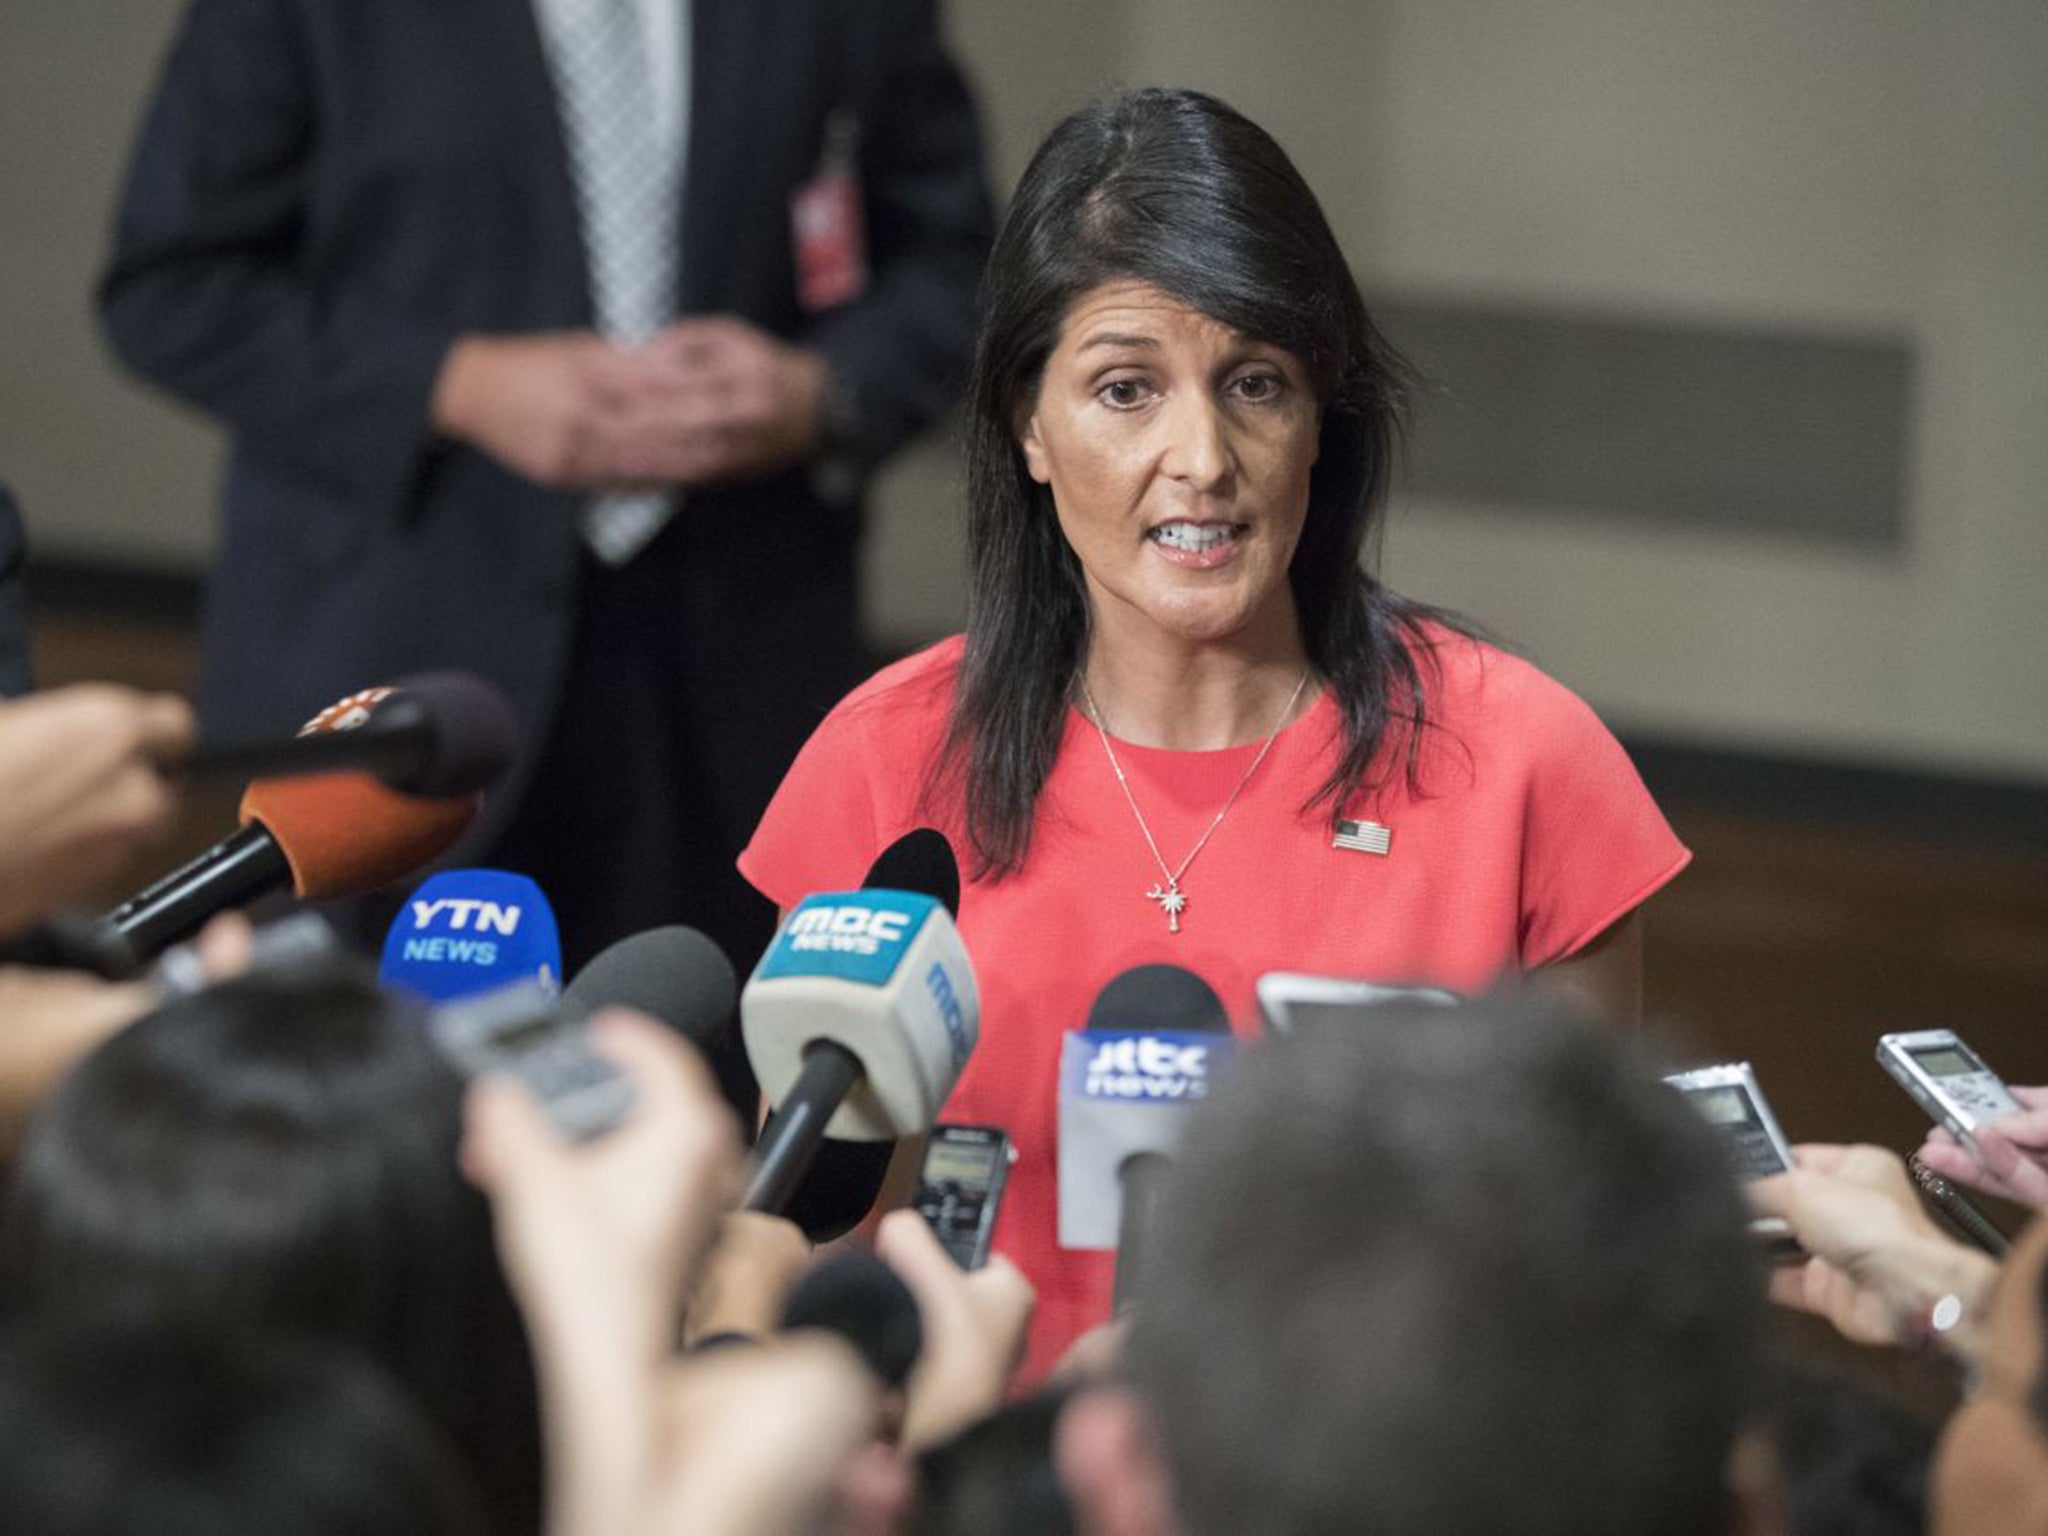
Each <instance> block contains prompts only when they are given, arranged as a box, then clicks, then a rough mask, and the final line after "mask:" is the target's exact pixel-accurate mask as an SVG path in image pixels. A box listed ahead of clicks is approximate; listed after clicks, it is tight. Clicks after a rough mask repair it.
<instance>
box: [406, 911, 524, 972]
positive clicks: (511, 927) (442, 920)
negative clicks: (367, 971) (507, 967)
mask: <svg viewBox="0 0 2048 1536" xmlns="http://www.w3.org/2000/svg"><path fill="white" fill-rule="evenodd" d="M519 918H520V910H519V908H518V907H516V906H511V905H507V904H504V903H501V902H495V901H477V900H473V899H471V898H468V897H457V896H441V897H437V898H435V899H434V900H432V901H417V900H416V901H414V902H413V903H412V925H413V927H414V929H416V930H418V931H417V932H415V933H413V934H412V935H410V936H409V937H408V938H407V939H406V941H405V950H404V955H405V958H406V959H407V960H421V961H429V962H437V963H445V962H447V961H451V960H453V961H456V962H458V963H460V962H464V961H466V962H468V963H469V964H471V965H496V964H497V963H498V938H499V937H503V938H508V939H509V938H513V937H515V936H517V934H518V932H519ZM437 927H438V928H443V929H446V930H447V933H446V935H445V936H444V935H442V934H438V933H437V934H434V935H433V936H432V937H428V936H427V930H428V929H431V928H437Z"/></svg>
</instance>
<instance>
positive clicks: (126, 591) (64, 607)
mask: <svg viewBox="0 0 2048 1536" xmlns="http://www.w3.org/2000/svg"><path fill="white" fill-rule="evenodd" d="M25 581H26V584H27V588H28V600H29V607H30V609H31V610H32V611H33V612H37V613H50V614H64V615H66V616H76V617H79V618H85V619H107V620H109V621H113V622H122V621H125V622H128V623H140V624H197V623H198V622H199V607H200V602H201V599H202V598H203V596H204V593H205V587H206V583H205V578H204V577H203V576H202V575H201V574H200V573H199V572H198V571H196V570H194V569H191V568H189V567H183V566H161V565H130V564H123V563H120V562H113V561H101V560H79V559H44V558H39V557H35V556H31V557H30V559H29V563H28V571H27V575H26V577H25Z"/></svg>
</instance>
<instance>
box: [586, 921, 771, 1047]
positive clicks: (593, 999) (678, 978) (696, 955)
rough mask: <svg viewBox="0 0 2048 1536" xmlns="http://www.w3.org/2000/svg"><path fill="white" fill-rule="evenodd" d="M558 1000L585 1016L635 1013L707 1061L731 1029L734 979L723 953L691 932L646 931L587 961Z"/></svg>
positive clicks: (735, 989) (736, 985)
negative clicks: (632, 1010) (618, 1010)
mask: <svg viewBox="0 0 2048 1536" xmlns="http://www.w3.org/2000/svg"><path fill="white" fill-rule="evenodd" d="M562 995H563V998H564V999H565V1000H566V1001H568V1002H570V1003H573V1004H574V1005H576V1006H577V1007H578V1008H580V1009H582V1010H583V1011H584V1012H586V1013H594V1012H596V1011H597V1010H598V1009H600V1008H613V1007H623V1008H637V1009H639V1010H640V1011H641V1012H642V1013H646V1014H652V1015H653V1016H654V1017H655V1018H657V1019H659V1020H661V1022H662V1023H664V1024H666V1025H667V1026H668V1027H669V1028H670V1029H672V1030H674V1031H675V1032H676V1033H677V1034H679V1035H681V1036H682V1037H683V1038H684V1039H685V1040H688V1041H689V1042H690V1044H692V1045H694V1046H695V1047H696V1048H697V1050H698V1052H699V1054H701V1055H703V1056H705V1057H707V1058H708V1057H709V1056H710V1055H711V1053H712V1052H713V1051H715V1050H717V1049H718V1047H719V1045H720V1044H721V1043H722V1042H723V1041H724V1039H725V1037H726V1034H727V1032H728V1031H729V1030H730V1029H731V1028H732V1013H733V1004H734V1003H735V1002H736V1001H737V1000H738V997H739V978H738V977H736V976H734V975H733V969H732V962H731V961H730V960H728V959H726V957H725V951H724V950H722V949H720V948H719V947H718V946H717V945H716V944H715V943H713V942H712V941H711V940H710V939H709V938H707V937H705V936H704V935H703V934H701V933H699V932H698V931H697V930H696V929H694V928H685V927H683V926H682V925H681V924H676V925H673V926H671V927H667V928H649V929H647V930H645V931H644V932H641V933H636V934H632V935H629V936H628V937H626V938H623V939H620V940H619V941H618V942H617V943H615V944H613V945H611V946H610V947H609V948H606V949H603V950H600V951H599V952H598V953H597V954H595V955H593V956H591V958H590V960H589V962H588V963H586V964H585V965H584V967H583V969H582V970H580V971H578V972H577V973H576V979H575V980H574V981H572V982H570V983H569V985H568V987H567V988H566V989H565V990H564V992H563V994H562Z"/></svg>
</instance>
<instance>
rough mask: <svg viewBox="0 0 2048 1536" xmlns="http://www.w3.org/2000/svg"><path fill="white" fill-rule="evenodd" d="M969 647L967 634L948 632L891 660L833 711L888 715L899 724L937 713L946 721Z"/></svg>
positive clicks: (859, 716)
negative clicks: (897, 658) (899, 657)
mask: <svg viewBox="0 0 2048 1536" xmlns="http://www.w3.org/2000/svg"><path fill="white" fill-rule="evenodd" d="M966 646H967V642H966V637H965V636H963V635H948V636H947V637H946V638H945V639H943V640H940V641H938V642H937V643H936V644H933V645H928V646H926V647H925V648H924V649H923V650H921V651H913V652H912V653H911V654H910V655H908V656H905V657H903V658H902V659H901V660H900V661H892V662H890V663H889V665H887V666H886V667H883V668H882V669H881V671H879V672H877V673H875V674H874V676H872V677H870V678H869V679H868V680H867V681H866V682H864V683H862V684H861V685H860V686H859V687H858V688H855V689H854V690H853V692H851V693H849V694H848V695H847V696H846V697H845V698H843V699H841V700H840V701H839V703H838V704H837V705H836V706H835V707H834V708H833V711H832V714H833V715H834V716H835V717H842V718H846V719H860V720H863V721H865V720H869V719H872V718H875V717H886V718H890V719H892V720H895V721H897V722H899V723H904V722H907V721H908V720H910V719H915V718H925V717H934V716H935V717H936V718H938V719H941V720H943V719H944V718H945V715H946V712H947V711H948V710H949V709H951V708H952V704H953V683H954V680H955V679H956V678H957V677H958V676H959V674H960V660H961V657H962V656H963V655H964V654H965V651H966Z"/></svg>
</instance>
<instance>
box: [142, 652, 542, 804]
mask: <svg viewBox="0 0 2048 1536" xmlns="http://www.w3.org/2000/svg"><path fill="white" fill-rule="evenodd" d="M518 746H519V724H518V718H517V716H516V715H515V714H514V713H513V710H512V706H511V704H510V703H508V702H507V701H506V699H505V696H504V694H502V693H500V692H499V691H498V690H497V689H496V688H494V687H492V686H491V685H490V684H489V683H487V682H485V681H484V680H483V679H482V678H480V677H477V676H474V675H473V674H471V673H468V672H423V673H420V674H419V675H418V676H415V677H406V678H401V679H399V680H398V681H397V682H396V683H393V684H391V685H390V686H389V687H383V688H366V689H364V690H363V691H362V692H361V693H357V694H351V695H350V696H349V697H348V698H346V699H343V700H341V701H339V702H338V703H336V704H335V705H333V706H332V707H331V708H329V709H327V710H325V711H323V712H322V713H321V714H320V715H319V716H318V717H317V718H316V719H315V720H314V721H312V722H311V723H310V724H309V725H308V726H307V727H306V729H305V730H304V731H303V732H301V733H300V734H299V735H296V736H287V737H274V738H270V739H266V740H256V741H238V742H214V743H208V742H201V743H200V744H199V745H198V746H197V747H195V748H193V749H192V751H190V752H189V753H187V754H186V755H185V756H183V757H182V758H179V759H177V760H175V761H173V762H170V763H167V764H165V765H164V766H165V771H166V772H168V773H172V774H176V775H179V776H181V777H184V778H188V779H197V778H214V779H250V778H276V777H282V776H287V775H298V774H308V773H334V772H340V771H344V770H348V769H356V770H361V771H364V772H368V773H372V774H375V775H376V776H377V777H378V778H379V779H381V780H383V781H384V783H386V784H388V785H389V786H390V787H391V788H393V789H396V790H400V791H402V792H403V793H405V794H410V795H466V794H471V793H473V792H475V791H477V790H480V789H484V788H487V787H488V786H489V785H491V784H493V783H495V782H496V781H497V780H498V779H499V778H500V777H501V776H502V775H503V774H504V772H505V769H506V768H507V767H508V766H509V765H510V763H511V761H512V756H513V754H514V753H515V752H516V751H517V750H518Z"/></svg>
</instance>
